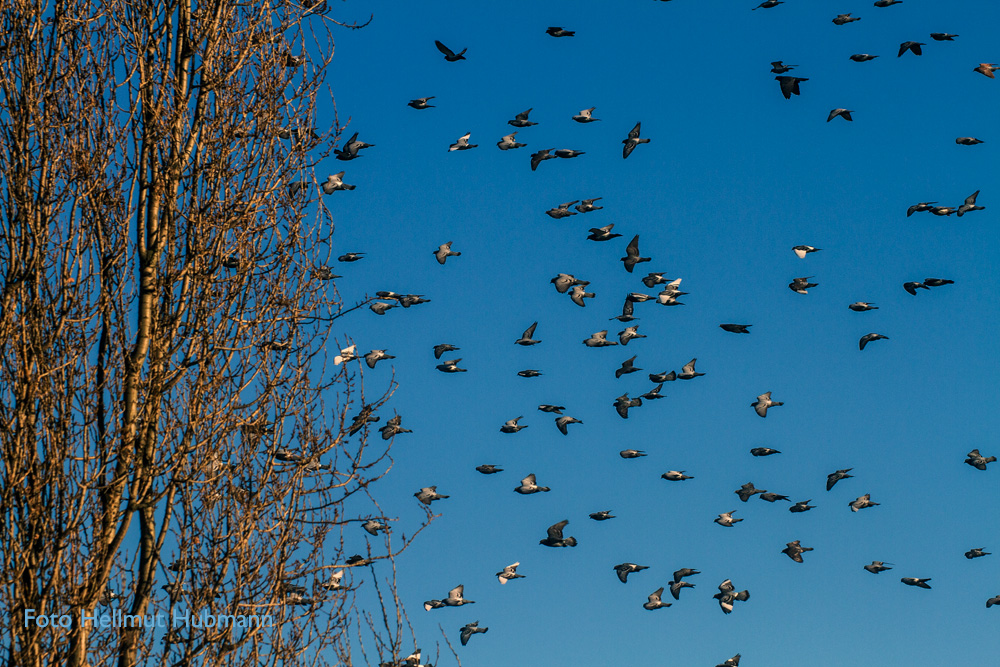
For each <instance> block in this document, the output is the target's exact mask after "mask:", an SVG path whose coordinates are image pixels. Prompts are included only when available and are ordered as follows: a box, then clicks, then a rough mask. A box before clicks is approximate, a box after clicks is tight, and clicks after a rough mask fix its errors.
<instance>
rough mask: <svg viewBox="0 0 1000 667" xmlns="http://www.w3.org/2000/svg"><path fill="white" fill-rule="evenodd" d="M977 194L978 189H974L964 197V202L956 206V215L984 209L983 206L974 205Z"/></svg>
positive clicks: (960, 215)
mask: <svg viewBox="0 0 1000 667" xmlns="http://www.w3.org/2000/svg"><path fill="white" fill-rule="evenodd" d="M978 196H979V190H976V191H975V192H973V193H972V194H971V195H969V196H968V197H966V198H965V203H963V204H962V205H961V206H959V207H958V217H960V218H961V217H962V216H963V215H965V214H966V213H968V212H970V211H982V210H985V209H986V207H985V206H976V197H978Z"/></svg>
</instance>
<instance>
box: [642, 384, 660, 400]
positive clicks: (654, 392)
mask: <svg viewBox="0 0 1000 667" xmlns="http://www.w3.org/2000/svg"><path fill="white" fill-rule="evenodd" d="M661 389H663V383H662V382H661V383H660V384H658V385H656V386H655V387H653V388H652V389H650V390H649V391H647V392H646V393H645V394H643V395H642V398H645V399H646V400H647V401H655V400H656V399H658V398H666V396H663V395H662V394H660V390H661Z"/></svg>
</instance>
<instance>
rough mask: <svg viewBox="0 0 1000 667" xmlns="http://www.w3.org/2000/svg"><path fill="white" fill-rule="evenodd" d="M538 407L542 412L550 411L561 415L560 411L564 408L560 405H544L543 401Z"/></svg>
mask: <svg viewBox="0 0 1000 667" xmlns="http://www.w3.org/2000/svg"><path fill="white" fill-rule="evenodd" d="M538 409H539V410H541V411H542V412H552V413H555V414H557V415H561V414H562V411H563V410H565V409H566V407H565V406H562V405H546V404H545V403H543V404H541V405H539V406H538Z"/></svg>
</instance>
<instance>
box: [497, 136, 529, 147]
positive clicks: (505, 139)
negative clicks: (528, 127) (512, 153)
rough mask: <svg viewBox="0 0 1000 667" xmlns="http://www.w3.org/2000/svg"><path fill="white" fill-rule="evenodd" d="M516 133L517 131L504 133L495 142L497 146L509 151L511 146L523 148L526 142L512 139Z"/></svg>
mask: <svg viewBox="0 0 1000 667" xmlns="http://www.w3.org/2000/svg"><path fill="white" fill-rule="evenodd" d="M516 135H517V132H511V133H510V134H505V135H504V136H502V137H500V141H498V142H497V148H499V149H500V150H502V151H509V150H511V149H513V148H523V147H525V146H527V145H528V144H521V143H518V142H517V141H516V140H515V139H514V137H515V136H516Z"/></svg>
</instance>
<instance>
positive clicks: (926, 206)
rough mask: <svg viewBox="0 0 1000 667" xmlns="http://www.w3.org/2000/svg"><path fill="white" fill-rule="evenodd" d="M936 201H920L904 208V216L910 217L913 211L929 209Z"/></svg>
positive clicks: (920, 211) (918, 211)
mask: <svg viewBox="0 0 1000 667" xmlns="http://www.w3.org/2000/svg"><path fill="white" fill-rule="evenodd" d="M936 203H937V202H936V201H922V202H920V203H919V204H914V205H913V206H911V207H910V208H908V209H906V217H907V218H908V217H910V216H911V215H913V214H914V213H922V212H923V211H930V210H932V209H933V208H934V204H936Z"/></svg>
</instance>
